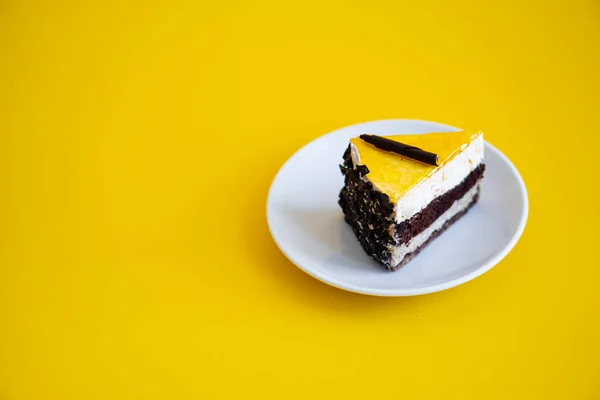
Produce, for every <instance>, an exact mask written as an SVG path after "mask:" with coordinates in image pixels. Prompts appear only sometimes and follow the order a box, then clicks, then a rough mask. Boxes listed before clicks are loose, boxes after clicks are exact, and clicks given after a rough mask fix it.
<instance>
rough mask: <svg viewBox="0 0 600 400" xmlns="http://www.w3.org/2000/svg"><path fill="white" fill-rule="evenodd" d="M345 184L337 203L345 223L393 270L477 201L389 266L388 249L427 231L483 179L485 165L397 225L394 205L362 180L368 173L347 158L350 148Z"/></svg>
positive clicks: (370, 251) (382, 263)
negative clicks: (418, 246)
mask: <svg viewBox="0 0 600 400" xmlns="http://www.w3.org/2000/svg"><path fill="white" fill-rule="evenodd" d="M340 168H341V171H342V174H344V177H345V181H344V182H345V184H344V187H343V188H342V190H341V192H340V198H339V204H340V206H341V208H342V211H343V213H344V218H345V220H346V222H347V223H348V224H349V225H350V226H351V227H352V230H353V231H354V234H355V235H356V237H357V239H358V240H359V242H360V244H361V246H362V248H363V249H364V250H365V252H366V253H367V254H368V255H369V256H370V257H372V258H373V259H375V260H376V261H377V262H379V263H380V264H381V265H383V266H385V267H387V268H388V269H389V270H395V269H397V268H399V267H400V266H402V265H404V264H406V262H408V260H410V259H412V258H413V257H414V256H415V255H416V254H417V253H418V252H420V251H421V250H422V248H424V247H425V246H426V245H427V244H428V243H429V242H430V241H431V240H433V239H434V238H435V237H437V236H438V235H439V234H440V233H441V232H443V231H444V230H446V229H447V228H448V227H449V226H450V225H451V224H452V223H453V222H454V221H456V220H457V219H458V218H460V216H462V215H463V214H464V213H466V211H467V209H468V208H470V207H471V206H472V205H473V204H475V202H476V201H477V199H478V197H479V196H478V195H477V196H476V197H475V198H474V200H473V202H472V203H471V204H469V206H468V207H467V209H466V210H465V211H464V212H461V213H460V214H459V215H457V216H456V217H455V218H452V220H450V221H448V222H447V223H446V224H445V225H444V226H443V227H442V228H441V229H440V230H438V231H436V232H434V234H433V235H432V237H431V238H430V239H429V240H428V241H427V242H426V243H425V244H424V245H423V246H421V247H420V248H419V249H417V250H416V251H414V252H413V253H411V254H410V255H407V256H406V257H405V258H404V259H403V260H402V261H401V262H400V264H398V265H391V254H390V251H389V250H388V246H390V245H391V246H399V245H401V244H404V243H408V242H410V240H411V239H412V238H413V237H414V236H416V235H418V234H419V233H421V232H422V231H424V230H425V229H427V228H428V227H429V226H430V225H431V224H432V223H433V222H434V221H435V220H436V219H438V218H439V217H440V216H441V215H442V214H443V213H444V212H446V211H447V210H448V209H449V208H450V207H451V206H452V204H453V203H454V202H455V201H456V200H458V199H460V198H462V197H463V196H464V195H465V194H466V193H467V192H468V191H469V190H470V189H471V188H472V187H473V186H474V185H475V184H477V182H479V180H480V179H481V178H482V177H483V173H484V171H485V165H484V164H480V165H479V166H478V167H477V168H475V169H474V170H473V171H472V172H471V173H470V174H469V175H468V176H467V177H466V178H465V179H464V180H463V181H462V182H461V183H459V184H458V185H456V186H455V187H454V188H452V189H451V190H449V191H448V192H446V193H444V194H443V195H442V196H439V197H437V198H436V199H434V200H433V201H432V202H431V203H429V204H428V205H427V206H426V207H425V208H424V209H423V210H421V211H420V212H419V213H417V214H416V215H414V216H413V217H412V218H410V219H408V220H405V221H402V222H400V223H399V224H397V223H396V221H395V215H394V204H393V203H392V202H391V201H390V199H389V197H388V196H387V195H386V194H384V193H382V192H380V191H378V190H376V189H374V188H373V185H372V184H371V183H370V182H368V181H364V180H363V179H361V178H362V177H363V176H365V175H367V174H368V172H369V170H368V168H367V167H366V166H360V165H359V166H356V167H355V166H354V164H353V162H352V158H351V156H350V147H348V148H347V149H346V152H345V153H344V162H343V164H342V165H341V166H340Z"/></svg>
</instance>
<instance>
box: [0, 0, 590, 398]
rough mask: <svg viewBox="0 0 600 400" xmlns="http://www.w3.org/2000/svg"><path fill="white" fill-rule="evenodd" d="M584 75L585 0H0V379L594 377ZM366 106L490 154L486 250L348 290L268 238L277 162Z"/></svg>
mask: <svg viewBox="0 0 600 400" xmlns="http://www.w3.org/2000/svg"><path fill="white" fill-rule="evenodd" d="M599 71H600V3H598V1H595V0H574V1H566V0H563V1H530V2H521V1H517V0H509V1H504V2H487V3H486V2H483V3H482V2H479V1H475V0H473V1H462V0H459V1H451V2H445V1H438V2H428V1H426V2H417V1H386V2H367V1H322V0H321V1H312V0H309V1H303V2H296V3H289V2H285V1H272V2H265V1H260V0H259V1H256V2H247V3H235V2H229V1H226V2H217V1H214V2H203V1H188V2H180V1H164V2H156V1H139V2H137V1H133V2H129V1H93V2H92V1H89V2H88V1H72V2H67V1H58V0H57V1H47V2H44V1H17V0H4V1H0V141H1V142H0V149H1V151H2V153H1V155H0V162H1V164H0V171H1V179H2V180H1V185H2V186H1V187H2V194H1V196H0V199H1V200H0V202H1V206H2V207H1V214H0V217H1V222H0V226H1V230H0V240H1V242H0V257H1V258H0V399H2V400H29V399H36V400H37V399H39V400H54V399H57V400H70V399H77V400H82V399H83V400H87V399H102V400H107V399H111V400H112V399H219V398H229V399H246V398H272V399H292V398H297V399H317V398H319V399H320V398H323V399H325V398H326V399H336V398H341V399H370V398H374V399H393V398H398V399H426V398H452V399H516V398H519V399H598V398H600V379H599V376H600V340H599V338H600V322H599V315H600V288H599V286H600V285H599V283H600V265H599V264H600V261H599V260H600V258H599V257H598V256H597V254H598V253H597V252H598V238H599V235H598V224H599V223H600V216H599V211H598V206H597V205H595V204H597V199H598V191H597V186H598V182H599V180H598V172H600V171H599V169H600V168H599V166H598V162H599V161H598V149H599V148H600V139H599V138H600V134H599V128H598V124H597V118H598V113H599V111H600V101H599V100H598V99H599V96H600V95H599V94H600V73H599ZM382 118H417V119H427V120H433V121H439V122H444V123H448V124H451V125H455V126H459V127H462V128H465V129H482V130H483V131H484V132H485V137H486V139H487V140H488V141H490V142H491V143H493V144H494V145H496V146H497V147H498V148H499V149H501V150H502V151H503V152H504V153H505V154H506V155H508V156H509V157H510V158H511V159H512V160H513V161H514V163H515V164H516V166H517V167H518V169H519V170H520V171H521V173H522V175H523V177H524V179H525V182H526V184H527V188H528V190H529V196H530V201H531V204H530V205H531V212H530V218H529V221H528V225H527V228H526V229H525V233H524V235H523V237H522V239H521V241H520V242H519V244H518V245H517V246H516V248H515V249H514V250H513V251H512V252H511V253H510V255H509V256H508V257H507V258H506V259H505V260H504V261H502V262H501V263H500V264H499V265H498V266H496V267H495V268H494V269H493V270H492V271H490V272H489V273H487V274H486V275H484V276H482V277H480V278H478V279H476V280H474V281H472V282H470V283H468V284H465V285H463V286H460V287H458V288H454V289H452V290H448V291H445V292H441V293H438V294H433V295H428V296H422V297H415V298H405V299H402V298H399V299H390V298H373V297H366V296H361V295H356V294H351V293H346V292H343V291H341V290H338V289H334V288H331V287H328V286H326V285H324V284H322V283H320V282H318V281H316V280H314V279H312V278H310V277H309V276H307V275H305V274H304V273H302V272H301V271H300V270H298V269H296V268H295V267H294V266H292V264H290V262H288V261H287V260H286V258H285V257H284V256H283V255H282V254H281V253H280V252H279V251H278V249H277V248H276V246H275V244H274V243H273V242H272V240H271V237H270V235H269V232H268V229H267V226H266V221H265V203H266V195H267V190H268V188H269V184H270V183H271V180H272V178H273V176H274V174H275V173H276V172H277V170H278V168H279V167H280V166H281V164H282V163H283V162H284V161H285V160H286V159H287V158H288V157H289V156H290V155H291V154H292V153H293V152H294V151H295V150H297V149H298V148H299V147H301V146H302V145H304V144H305V143H307V142H308V141H309V140H311V139H313V138H316V137H318V136H319V135H321V134H324V133H326V132H329V131H331V130H333V129H336V128H338V127H342V126H346V125H349V124H352V123H356V122H361V121H368V120H374V119H382ZM340 157H341V155H340ZM490 229H494V227H490Z"/></svg>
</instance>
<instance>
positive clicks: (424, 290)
mask: <svg viewBox="0 0 600 400" xmlns="http://www.w3.org/2000/svg"><path fill="white" fill-rule="evenodd" d="M381 122H418V123H427V124H433V125H438V126H439V127H440V128H443V129H444V130H446V131H448V129H450V130H460V128H457V127H454V126H452V125H447V124H443V123H441V122H435V121H427V120H421V119H403V118H399V119H395V118H390V119H379V120H373V121H364V122H359V123H356V124H351V125H348V126H344V127H342V128H338V129H335V130H333V131H331V132H328V133H325V134H323V135H321V136H319V137H316V138H315V139H313V140H311V141H309V142H307V143H306V144H304V145H303V146H302V147H300V148H299V149H298V150H296V151H295V152H294V153H293V154H292V155H290V156H289V157H288V158H287V160H286V161H285V162H284V163H283V164H282V165H281V167H279V169H278V171H277V173H276V174H275V176H274V177H273V180H272V181H271V185H270V186H269V192H268V195H267V202H266V217H267V225H268V227H269V233H270V234H271V238H272V239H273V241H274V242H275V244H276V245H277V247H278V248H279V250H280V251H281V252H282V253H283V254H284V255H285V257H286V258H287V259H288V260H289V261H290V262H291V263H292V264H294V265H295V266H296V267H297V268H299V269H300V270H302V271H304V272H305V273H306V274H308V275H309V276H312V277H313V278H315V279H317V280H319V281H321V282H323V283H325V284H327V285H329V286H333V287H335V288H338V289H342V290H346V291H349V292H353V293H358V294H364V295H370V296H380V297H409V296H419V295H425V294H430V293H436V292H440V291H443V290H447V289H451V288H453V287H456V286H460V285H462V284H464V283H467V282H469V281H471V280H473V279H475V278H477V277H479V276H481V275H483V274H485V273H486V272H488V271H489V270H490V269H492V268H493V267H494V266H495V265H497V264H498V263H499V262H500V261H502V260H503V259H504V258H505V257H506V256H507V255H508V253H510V251H511V250H512V249H513V248H514V247H515V245H516V244H517V243H518V241H519V240H520V239H521V236H522V235H523V232H524V230H525V226H526V225H527V219H528V217H529V195H528V192H527V187H526V186H525V182H524V181H523V177H522V176H521V174H520V173H519V170H518V169H517V168H516V167H515V165H514V164H513V163H512V162H511V161H510V159H509V158H508V157H507V156H506V155H504V153H502V152H501V151H500V150H499V149H498V148H496V147H495V146H494V145H492V144H491V143H490V142H488V141H487V140H484V142H485V145H486V146H488V147H489V149H490V150H492V151H493V152H494V153H495V154H496V155H497V156H499V157H500V158H501V159H502V161H504V162H505V163H506V164H507V165H508V166H509V168H510V169H511V171H512V172H513V174H514V175H515V176H516V178H517V182H518V184H519V188H520V189H521V197H522V201H523V213H522V214H521V219H520V221H519V225H518V227H517V230H516V232H515V234H514V235H513V236H512V238H511V240H510V241H509V242H508V244H507V245H506V246H505V247H504V248H503V249H502V250H501V251H500V252H498V253H497V254H496V255H495V256H494V257H493V258H492V259H490V260H489V261H487V262H486V263H484V264H482V265H481V266H480V267H479V268H477V269H475V270H474V271H471V272H470V273H468V274H465V275H463V276H461V277H458V278H455V279H452V280H449V281H447V282H443V283H439V284H435V285H429V286H423V287H418V288H412V289H393V288H390V289H373V288H367V287H361V286H357V285H354V284H348V283H344V282H340V281H339V280H337V279H331V278H329V277H325V276H323V275H322V274H321V273H320V272H319V271H315V270H311V269H308V268H305V267H303V266H302V265H300V263H299V262H298V261H297V260H296V259H294V257H293V256H292V255H291V254H289V252H288V251H286V250H285V248H284V247H283V246H282V245H281V243H280V242H279V241H278V240H277V238H276V237H275V235H274V234H273V227H272V222H271V221H272V217H271V216H270V214H271V212H270V211H269V210H270V209H271V207H270V204H271V199H272V193H273V186H274V185H275V182H276V181H277V180H278V178H279V177H280V174H281V173H282V171H283V170H284V169H285V167H286V166H287V165H288V163H289V162H290V161H291V160H292V159H293V158H294V157H295V156H296V155H297V154H298V153H300V152H301V151H303V150H304V149H305V148H307V147H308V146H310V145H312V144H314V143H316V142H318V141H320V140H324V139H325V138H326V137H327V136H330V135H333V134H335V133H336V132H338V131H342V130H345V129H348V128H351V127H356V126H360V125H365V124H372V123H381ZM486 151H487V149H486Z"/></svg>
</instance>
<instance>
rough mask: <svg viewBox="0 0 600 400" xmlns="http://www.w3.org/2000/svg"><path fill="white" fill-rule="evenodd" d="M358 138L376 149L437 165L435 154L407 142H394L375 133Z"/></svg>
mask: <svg viewBox="0 0 600 400" xmlns="http://www.w3.org/2000/svg"><path fill="white" fill-rule="evenodd" d="M360 138H361V139H362V140H364V141H365V142H367V143H370V144H372V145H373V146H375V147H377V148H378V149H381V150H385V151H390V152H392V153H396V154H400V155H401V156H404V157H407V158H410V159H413V160H417V161H421V162H422V163H425V164H429V165H434V166H436V167H437V165H438V155H437V154H435V153H430V152H428V151H425V150H421V149H420V148H418V147H415V146H410V145H408V144H404V143H400V142H396V141H394V140H390V139H386V138H384V137H381V136H376V135H360Z"/></svg>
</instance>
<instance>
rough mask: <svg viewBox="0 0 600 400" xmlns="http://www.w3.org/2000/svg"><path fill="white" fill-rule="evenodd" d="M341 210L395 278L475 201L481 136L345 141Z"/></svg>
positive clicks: (453, 134) (459, 134) (364, 244)
mask: <svg viewBox="0 0 600 400" xmlns="http://www.w3.org/2000/svg"><path fill="white" fill-rule="evenodd" d="M340 167H341V170H342V173H343V174H344V176H345V184H344V187H343V188H342V191H341V192H340V200H339V204H340V206H341V207H342V210H343V212H344V216H345V219H346V222H347V223H348V224H349V225H350V226H351V227H352V230H353V231H354V233H355V234H356V237H357V238H358V240H359V241H360V244H361V245H362V247H363V249H364V250H365V251H366V252H367V254H368V255H369V256H371V257H372V258H374V259H375V260H376V261H378V262H379V263H381V264H382V265H384V266H385V267H387V268H388V269H389V270H392V271H393V270H396V269H398V268H400V267H401V266H403V265H405V264H406V263H407V262H408V261H410V260H411V259H412V258H413V257H415V256H416V255H417V254H418V253H419V252H420V251H421V250H422V249H423V248H424V247H425V246H427V245H428V244H429V243H430V242H431V241H432V240H433V239H435V238H436V237H437V236H439V235H440V234H441V233H442V232H443V231H444V230H446V229H447V228H448V227H449V226H450V225H451V224H452V223H454V222H455V221H456V220H457V219H459V218H460V217H461V216H462V215H464V214H465V213H466V212H467V211H468V210H469V208H471V207H472V206H473V205H474V204H475V203H476V202H477V200H478V199H479V190H480V181H481V179H482V177H483V172H484V170H485V164H484V163H483V134H482V133H481V132H473V131H461V132H444V133H429V134H421V135H397V136H384V137H380V136H373V135H361V136H360V137H357V138H353V139H350V144H349V146H348V148H347V150H346V152H345V153H344V163H343V164H342V165H341V166H340Z"/></svg>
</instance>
